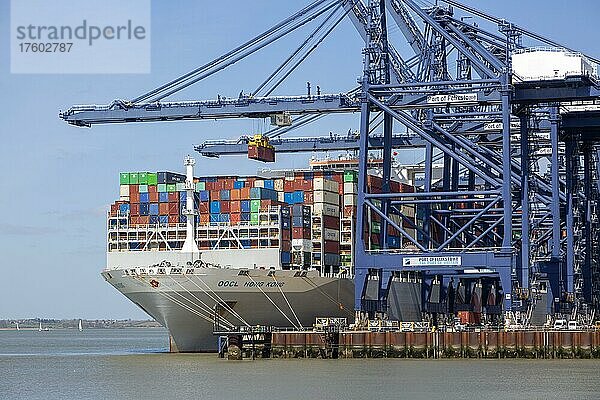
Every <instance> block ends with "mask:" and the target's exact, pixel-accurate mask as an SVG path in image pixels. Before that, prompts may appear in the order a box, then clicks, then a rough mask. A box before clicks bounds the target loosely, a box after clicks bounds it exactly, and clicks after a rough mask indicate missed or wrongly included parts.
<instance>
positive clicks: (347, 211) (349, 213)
mask: <svg viewBox="0 0 600 400" xmlns="http://www.w3.org/2000/svg"><path fill="white" fill-rule="evenodd" d="M355 215H356V206H344V217H346V218H350V217H353V216H355Z"/></svg>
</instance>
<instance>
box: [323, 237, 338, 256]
mask: <svg viewBox="0 0 600 400" xmlns="http://www.w3.org/2000/svg"><path fill="white" fill-rule="evenodd" d="M323 250H325V253H333V254H339V253H340V242H334V241H332V240H324V241H323Z"/></svg>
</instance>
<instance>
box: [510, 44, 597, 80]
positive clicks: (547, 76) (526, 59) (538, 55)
mask: <svg viewBox="0 0 600 400" xmlns="http://www.w3.org/2000/svg"><path fill="white" fill-rule="evenodd" d="M512 66H513V73H514V74H516V75H517V77H516V78H521V79H522V80H524V81H537V80H551V79H563V78H565V77H566V76H570V75H596V73H597V71H596V67H597V66H596V65H594V64H592V63H591V62H590V61H589V60H588V59H587V58H585V57H584V56H583V55H581V54H578V53H573V52H569V51H559V50H552V49H537V50H536V49H526V50H524V51H521V52H517V53H515V54H513V56H512ZM515 82H518V79H515Z"/></svg>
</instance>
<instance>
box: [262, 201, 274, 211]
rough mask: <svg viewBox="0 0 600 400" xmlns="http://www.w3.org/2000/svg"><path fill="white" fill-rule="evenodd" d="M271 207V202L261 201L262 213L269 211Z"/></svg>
mask: <svg viewBox="0 0 600 400" xmlns="http://www.w3.org/2000/svg"><path fill="white" fill-rule="evenodd" d="M269 207H271V200H261V201H260V211H269Z"/></svg>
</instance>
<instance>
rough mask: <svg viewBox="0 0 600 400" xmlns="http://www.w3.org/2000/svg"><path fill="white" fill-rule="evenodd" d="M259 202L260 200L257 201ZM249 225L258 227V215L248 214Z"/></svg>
mask: <svg viewBox="0 0 600 400" xmlns="http://www.w3.org/2000/svg"><path fill="white" fill-rule="evenodd" d="M259 202H260V200H259ZM250 225H258V214H256V213H252V214H250Z"/></svg>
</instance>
